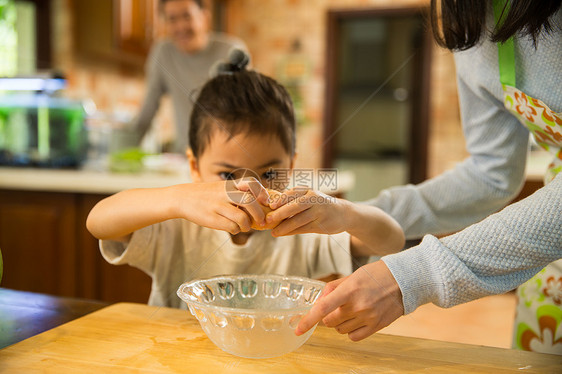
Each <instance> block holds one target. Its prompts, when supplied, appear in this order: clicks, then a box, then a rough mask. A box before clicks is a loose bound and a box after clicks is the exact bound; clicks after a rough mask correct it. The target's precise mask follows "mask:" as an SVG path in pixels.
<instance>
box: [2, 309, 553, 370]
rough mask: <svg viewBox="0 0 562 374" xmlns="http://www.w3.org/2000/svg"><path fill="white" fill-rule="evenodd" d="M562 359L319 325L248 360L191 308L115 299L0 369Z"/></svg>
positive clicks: (460, 365) (521, 365)
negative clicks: (272, 353)
mask: <svg viewBox="0 0 562 374" xmlns="http://www.w3.org/2000/svg"><path fill="white" fill-rule="evenodd" d="M561 369H562V363H561V362H560V356H556V355H548V354H540V353H533V352H522V351H515V350H510V349H501V348H490V347H480V346H476V345H468V344H458V343H449V342H439V341H434V340H427V339H419V338H409V337H401V336H391V335H385V334H375V335H373V336H371V337H369V338H368V339H365V340H363V341H360V342H351V341H349V339H348V338H347V336H345V335H340V334H338V333H336V332H335V331H334V330H333V329H329V328H327V327H324V326H318V327H317V329H316V331H315V332H314V334H313V335H312V337H311V338H310V339H309V340H308V341H307V342H306V343H305V344H304V345H303V346H302V347H300V348H299V349H297V350H296V351H294V352H292V353H288V354H286V355H284V356H281V357H276V358H270V359H262V360H252V359H246V358H241V357H236V356H233V355H230V354H228V353H225V352H223V351H221V350H220V349H219V348H217V347H216V346H215V345H214V344H213V343H212V342H211V341H210V340H209V339H208V338H207V337H206V335H205V333H204V332H203V331H202V329H201V327H200V326H199V323H198V322H197V320H196V319H195V318H194V317H193V316H191V315H190V314H189V312H188V311H185V310H179V309H171V308H163V307H153V306H147V305H141V304H129V303H119V304H114V305H111V306H108V307H106V308H103V309H101V310H98V311H96V312H93V313H90V314H88V315H86V316H84V317H81V318H78V319H76V320H74V321H71V322H69V323H67V324H64V325H61V326H58V327H56V328H54V329H52V330H49V331H46V332H44V333H42V334H39V335H37V336H34V337H32V338H29V339H27V340H24V341H22V342H19V343H16V344H14V345H12V346H10V347H7V348H4V349H2V350H0V371H6V372H13V373H21V372H56V373H81V372H103V373H122V372H146V373H148V372H150V373H190V374H195V373H219V372H228V373H350V372H351V373H372V372H381V371H385V372H393V373H398V372H408V373H421V372H424V373H427V372H431V373H467V372H471V373H500V372H501V373H508V372H513V373H517V372H519V373H520V372H525V373H560V370H561Z"/></svg>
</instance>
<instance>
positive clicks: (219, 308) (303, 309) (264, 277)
mask: <svg viewBox="0 0 562 374" xmlns="http://www.w3.org/2000/svg"><path fill="white" fill-rule="evenodd" d="M245 278H249V279H262V280H272V279H273V280H278V281H297V282H298V281H301V282H307V283H310V284H314V285H317V286H318V287H320V288H322V290H321V291H320V294H319V295H318V297H317V298H316V300H318V299H319V298H320V296H322V292H324V287H325V286H326V282H323V281H320V280H316V279H311V278H306V277H299V276H291V275H279V274H234V275H228V274H226V275H217V276H214V277H209V278H201V279H194V280H191V281H188V282H185V283H182V284H181V285H180V286H179V288H178V290H177V292H176V294H177V295H178V297H179V298H180V299H182V300H183V301H184V302H185V303H187V304H188V305H190V304H191V305H193V306H195V307H198V308H206V309H211V310H214V311H218V312H221V313H225V314H231V313H237V314H249V313H254V314H271V313H275V314H295V313H299V312H307V311H308V310H310V308H311V307H312V306H313V305H314V303H313V304H310V305H309V306H303V307H300V308H293V309H268V310H259V309H246V308H231V307H227V306H216V305H211V304H205V303H202V302H199V301H194V300H186V298H184V297H182V294H183V293H184V291H183V289H184V288H187V287H189V286H191V285H193V284H195V283H202V282H205V281H210V280H213V281H215V280H221V279H225V280H239V279H245Z"/></svg>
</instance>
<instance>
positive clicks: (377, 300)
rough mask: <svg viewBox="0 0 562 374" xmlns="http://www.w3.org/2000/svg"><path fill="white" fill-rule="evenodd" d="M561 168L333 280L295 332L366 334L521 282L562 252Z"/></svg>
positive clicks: (512, 287)
mask: <svg viewBox="0 0 562 374" xmlns="http://www.w3.org/2000/svg"><path fill="white" fill-rule="evenodd" d="M561 212H562V173H561V174H559V175H558V177H556V179H554V181H552V182H551V183H550V184H548V185H547V186H546V187H544V188H542V189H540V190H539V191H537V192H536V193H534V194H533V195H531V196H530V197H528V198H526V199H524V200H521V201H520V202H518V203H516V204H513V205H510V206H508V207H507V208H505V209H504V210H502V211H501V212H499V213H496V214H494V215H491V216H490V217H488V218H486V219H485V220H483V221H481V222H479V223H477V224H475V225H472V226H470V227H469V228H467V229H465V230H463V231H461V232H459V233H457V234H454V235H451V236H448V237H445V238H443V239H441V240H438V239H437V238H435V237H433V236H430V235H428V236H426V237H425V238H424V240H423V242H422V243H421V244H420V245H419V246H417V247H413V248H410V249H408V250H405V251H403V252H400V253H396V254H392V255H389V256H385V257H383V258H382V260H381V261H377V262H374V263H370V264H367V265H365V266H363V267H361V268H359V269H358V270H356V271H355V272H354V273H353V274H352V275H350V276H348V277H346V278H343V279H340V280H337V281H334V282H331V283H329V284H328V285H327V286H326V291H325V293H324V296H323V297H322V298H320V299H319V300H318V301H317V302H316V304H315V305H314V306H313V308H312V309H311V311H310V312H309V313H308V314H307V315H306V316H304V317H303V319H302V320H301V321H300V323H299V326H298V328H297V334H298V335H300V334H303V333H304V332H306V331H308V330H309V329H310V328H311V327H312V326H314V325H315V324H316V323H317V322H319V321H321V320H322V321H324V323H325V324H326V326H329V327H335V328H336V330H337V331H338V332H339V333H342V334H349V337H350V338H351V339H352V340H361V339H364V338H366V337H367V336H369V335H371V334H373V333H374V332H376V331H378V330H380V329H381V328H383V327H385V326H387V325H388V324H390V323H391V322H393V321H394V320H395V319H396V318H398V317H400V316H401V315H402V314H408V313H411V312H413V311H414V310H415V309H416V308H417V307H418V306H420V305H423V304H426V303H430V302H432V303H434V304H436V305H438V306H441V307H451V306H454V305H458V304H461V303H465V302H468V301H471V300H475V299H477V298H480V297H484V296H488V295H493V294H500V293H504V292H507V291H509V290H512V289H514V288H516V287H517V286H518V285H520V284H522V283H523V282H525V281H527V280H528V279H529V278H531V277H532V276H533V275H534V274H536V273H537V272H539V271H540V270H541V269H542V268H543V267H544V266H545V265H547V264H549V263H550V262H552V261H555V260H557V259H560V258H562V214H561Z"/></svg>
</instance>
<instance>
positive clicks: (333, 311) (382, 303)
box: [295, 261, 404, 341]
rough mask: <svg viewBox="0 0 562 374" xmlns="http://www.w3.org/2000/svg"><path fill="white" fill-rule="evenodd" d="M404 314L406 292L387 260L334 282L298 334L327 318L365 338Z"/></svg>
mask: <svg viewBox="0 0 562 374" xmlns="http://www.w3.org/2000/svg"><path fill="white" fill-rule="evenodd" d="M403 314H404V305H403V303H402V293H401V291H400V288H399V287H398V284H397V283H396V280H395V279H394V277H393V276H392V273H391V272H390V270H388V268H387V267H386V264H385V263H384V262H383V261H377V262H373V263H370V264H367V265H365V266H363V267H360V268H359V269H357V271H355V272H354V273H353V274H351V275H349V276H347V277H345V278H342V279H338V280H335V281H333V282H330V283H328V284H327V285H326V287H325V288H324V292H323V294H322V296H321V297H320V298H319V299H318V301H317V302H316V304H314V306H313V307H312V309H311V310H310V311H309V312H308V313H307V314H306V315H305V316H304V317H303V318H302V319H301V321H300V322H299V325H298V326H297V328H296V330H295V334H297V335H302V334H304V333H305V332H307V331H308V330H310V329H311V328H312V327H313V326H314V325H316V324H317V323H318V322H320V321H323V322H324V324H325V325H326V326H328V327H333V328H335V329H336V331H337V332H339V333H340V334H347V335H348V336H349V338H350V339H351V340H353V341H358V340H362V339H365V338H366V337H368V336H370V335H372V334H374V333H375V332H377V331H378V330H380V329H382V328H384V327H386V326H388V325H389V324H391V323H392V322H394V321H395V320H396V319H397V318H398V317H400V316H401V315H403Z"/></svg>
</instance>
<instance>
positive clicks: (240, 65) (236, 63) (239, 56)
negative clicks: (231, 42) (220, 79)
mask: <svg viewBox="0 0 562 374" xmlns="http://www.w3.org/2000/svg"><path fill="white" fill-rule="evenodd" d="M249 63H250V56H249V55H248V53H246V52H245V51H243V50H242V49H240V48H236V47H233V48H232V49H231V50H230V52H228V59H227V60H226V61H217V62H216V63H215V64H214V65H213V66H212V67H211V70H210V75H211V77H216V76H217V75H221V74H233V73H236V72H238V71H243V70H246V66H248V64H249Z"/></svg>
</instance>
